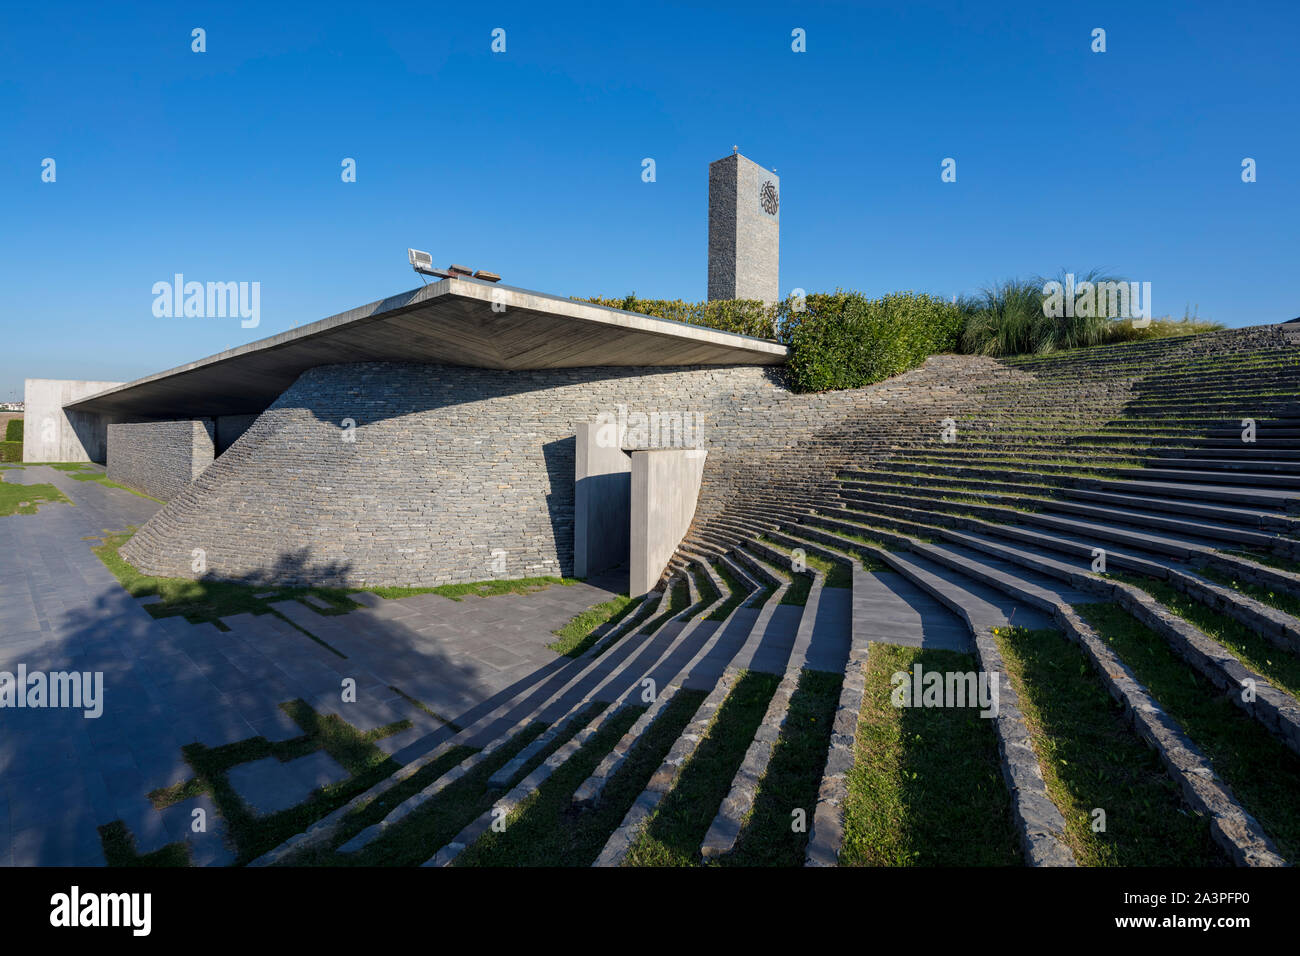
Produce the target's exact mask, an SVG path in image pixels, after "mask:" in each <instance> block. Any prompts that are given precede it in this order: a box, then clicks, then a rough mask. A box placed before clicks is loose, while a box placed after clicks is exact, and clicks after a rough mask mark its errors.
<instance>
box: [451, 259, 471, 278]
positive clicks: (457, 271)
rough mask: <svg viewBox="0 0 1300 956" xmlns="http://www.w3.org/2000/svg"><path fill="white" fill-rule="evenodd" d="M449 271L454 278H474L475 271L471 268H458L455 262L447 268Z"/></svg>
mask: <svg viewBox="0 0 1300 956" xmlns="http://www.w3.org/2000/svg"><path fill="white" fill-rule="evenodd" d="M447 271H448V272H450V273H451V274H452V275H454V276H471V277H472V276H473V275H474V270H473V269H471V268H470V267H469V266H458V265H456V264H455V263H454V262H453V263H452V264H451V265H449V266H447Z"/></svg>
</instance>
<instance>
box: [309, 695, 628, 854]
mask: <svg viewBox="0 0 1300 956" xmlns="http://www.w3.org/2000/svg"><path fill="white" fill-rule="evenodd" d="M603 706H604V705H603V704H595V705H592V706H591V707H589V708H587V709H586V710H585V711H584V712H583V713H582V714H581V715H580V716H579V717H578V718H577V719H576V720H575V721H573V722H572V724H571V725H570V729H569V730H568V731H567V732H566V733H562V734H559V735H557V736H556V738H555V739H554V740H552V741H551V742H550V743H549V744H548V745H547V746H546V747H544V748H543V749H542V750H541V751H540V752H539V753H537V754H536V755H534V756H533V758H532V759H531V760H529V761H528V762H527V763H526V764H524V766H523V767H521V768H520V770H519V772H518V773H517V774H515V777H514V779H515V780H520V779H523V777H525V776H527V775H528V774H529V773H531V772H532V770H533V769H534V768H535V767H537V766H538V765H539V764H541V763H542V762H543V761H544V760H546V758H547V757H549V756H550V755H551V754H552V753H554V752H555V751H556V750H558V749H559V748H560V747H562V746H563V745H564V744H565V742H566V741H567V740H568V739H569V738H570V737H571V736H573V734H575V733H577V732H578V730H580V729H581V728H582V727H583V726H585V725H586V724H587V723H589V722H590V721H591V719H592V718H593V717H595V715H596V714H597V713H598V712H599V710H600V709H601V708H602V707H603ZM545 729H546V725H545V724H540V723H538V724H534V725H532V726H531V727H529V728H528V729H526V730H525V731H523V732H522V733H520V734H516V735H515V737H514V739H512V740H511V741H510V742H509V743H508V744H507V745H505V746H504V747H502V748H501V749H500V750H499V751H497V752H496V753H494V754H493V755H492V756H491V757H489V758H488V759H486V760H484V761H483V762H482V763H480V764H479V765H478V766H476V767H474V768H472V769H471V770H470V771H469V772H468V773H466V774H465V775H464V776H462V777H460V778H459V779H458V780H456V781H454V782H453V783H450V784H448V785H447V787H446V788H445V789H444V790H442V791H441V792H440V793H439V794H438V795H437V796H435V797H434V798H433V799H431V800H428V801H426V802H425V803H424V805H422V806H421V807H420V808H419V809H417V810H415V811H413V812H412V813H410V814H408V815H407V816H406V817H404V818H403V819H402V821H401V823H400V824H399V825H397V826H395V827H392V828H390V829H389V830H387V831H385V832H384V834H383V835H382V836H380V837H379V838H378V839H376V840H375V841H374V842H372V843H370V844H369V845H368V846H365V847H363V848H362V849H361V850H359V851H358V852H356V853H351V854H341V853H330V852H321V851H317V852H315V853H313V854H310V855H304V856H303V857H302V858H301V859H295V860H294V861H293V862H294V865H325V866H363V867H364V866H419V865H420V864H421V863H424V862H425V861H426V860H428V859H429V858H430V857H432V856H433V855H434V854H435V853H437V852H438V851H439V850H440V849H442V847H444V846H445V845H446V844H447V843H449V842H450V841H451V839H452V837H454V836H455V835H456V834H457V833H459V832H460V831H461V829H462V828H464V827H465V826H466V825H467V824H468V823H470V822H471V821H473V820H475V819H477V818H478V817H479V816H480V815H481V814H483V813H485V812H486V811H487V810H488V809H489V808H491V807H492V805H493V804H494V803H495V802H496V799H497V797H499V796H500V792H499V791H491V790H488V788H487V785H488V781H489V780H490V779H491V777H492V774H494V773H495V772H496V771H497V770H498V769H499V768H501V767H502V766H504V765H505V764H506V763H507V762H508V761H509V760H510V759H511V758H513V757H514V756H515V755H516V754H517V753H519V751H520V750H522V749H523V748H524V747H525V746H526V745H527V744H528V743H530V742H531V741H532V740H534V739H536V738H537V737H538V736H539V735H540V734H541V733H542V732H543V731H545ZM512 782H513V781H512ZM393 805H395V803H393ZM379 816H382V814H379ZM485 836H486V834H485ZM335 842H336V844H338V843H341V842H342V840H341V839H336V841H335Z"/></svg>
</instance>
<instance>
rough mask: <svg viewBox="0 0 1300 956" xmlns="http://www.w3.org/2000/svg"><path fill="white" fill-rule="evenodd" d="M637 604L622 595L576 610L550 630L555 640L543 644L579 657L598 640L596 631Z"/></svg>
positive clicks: (623, 615)
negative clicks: (566, 620)
mask: <svg viewBox="0 0 1300 956" xmlns="http://www.w3.org/2000/svg"><path fill="white" fill-rule="evenodd" d="M636 607H637V604H636V602H634V601H633V600H632V599H631V598H630V597H628V596H627V595H626V594H618V595H615V596H614V597H612V598H610V599H609V600H608V601H602V602H600V603H599V604H594V605H592V606H591V607H589V608H587V609H586V610H585V611H579V612H578V613H577V614H575V615H574V616H573V617H572V618H571V619H570V620H569V622H568V623H567V624H565V625H564V626H563V627H561V628H558V629H557V630H554V631H552V632H551V633H552V634H554V635H555V636H556V637H557V638H558V640H555V641H552V642H551V643H549V644H547V645H546V646H547V647H549V648H550V649H551V650H553V651H555V653H557V654H563V655H564V656H565V657H581V656H582V655H583V654H584V653H586V651H587V648H589V647H591V645H592V644H594V643H596V641H597V640H598V639H599V635H598V634H597V631H599V630H600V628H601V627H602V626H604V625H606V624H608V625H610V626H611V627H613V626H614V625H617V624H618V622H619V621H621V620H623V618H625V617H627V616H628V615H629V614H631V613H632V611H634V610H636Z"/></svg>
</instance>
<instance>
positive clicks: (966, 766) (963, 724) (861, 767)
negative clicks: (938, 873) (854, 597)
mask: <svg viewBox="0 0 1300 956" xmlns="http://www.w3.org/2000/svg"><path fill="white" fill-rule="evenodd" d="M918 664H919V665H920V666H921V667H922V668H923V670H925V671H930V670H933V671H941V672H950V671H957V672H963V673H965V672H971V671H976V670H977V667H976V666H975V658H974V657H973V656H972V655H970V654H960V653H957V652H956V651H945V650H922V649H920V648H914V647H899V646H896V645H893V644H872V645H871V650H870V653H869V654H868V657H867V675H866V689H865V690H864V692H863V695H862V712H861V715H860V719H859V721H858V743H857V752H856V754H855V759H854V762H853V770H852V771H851V772H850V774H849V788H848V789H849V792H848V797H847V799H846V800H845V805H844V844H843V846H842V847H841V849H840V863H841V865H846V866H1016V865H1019V864H1020V863H1021V862H1022V859H1021V852H1020V841H1019V838H1018V836H1017V834H1016V832H1015V828H1014V827H1013V825H1012V822H1011V798H1010V795H1009V794H1008V793H1007V788H1006V785H1005V784H1004V783H1003V782H1002V771H1001V766H1000V763H999V758H998V748H997V738H996V736H995V732H994V729H993V724H992V722H991V721H990V720H987V719H984V718H981V717H980V716H979V710H978V709H977V708H973V707H966V708H956V707H895V706H894V705H893V703H892V702H891V700H890V697H891V693H892V691H893V689H894V684H893V683H891V677H892V676H893V675H894V674H895V673H899V672H901V673H905V674H909V675H910V674H911V672H912V668H913V667H914V666H916V665H918ZM908 679H909V680H910V679H911V678H910V676H909V678H908Z"/></svg>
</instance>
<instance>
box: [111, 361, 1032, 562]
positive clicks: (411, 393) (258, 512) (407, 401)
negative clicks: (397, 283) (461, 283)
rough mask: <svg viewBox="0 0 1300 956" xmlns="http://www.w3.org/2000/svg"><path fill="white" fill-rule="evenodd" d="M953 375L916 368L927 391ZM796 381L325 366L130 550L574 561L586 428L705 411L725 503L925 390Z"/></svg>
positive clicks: (130, 555)
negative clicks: (580, 433)
mask: <svg viewBox="0 0 1300 956" xmlns="http://www.w3.org/2000/svg"><path fill="white" fill-rule="evenodd" d="M955 361H956V362H957V363H958V364H965V365H969V364H972V363H974V364H975V365H983V366H985V367H987V366H995V365H996V363H992V362H989V361H988V360H984V359H974V358H970V359H966V358H958V359H955ZM941 364H942V363H941ZM949 364H951V363H949ZM949 371H950V369H948V368H945V369H944V370H943V372H942V374H939V373H937V372H936V371H935V370H931V372H930V373H928V374H927V373H924V372H923V371H918V373H909V374H911V375H912V376H913V377H916V376H917V375H919V376H920V379H921V380H922V383H923V385H922V387H923V388H928V387H929V386H930V384H934V383H928V382H926V380H927V379H937V378H943V377H946V376H947V374H948V373H949ZM1012 374H1019V373H1012ZM781 376H782V372H781V370H780V369H773V368H771V367H753V366H740V367H722V368H720V367H696V368H667V369H665V368H586V369H554V370H532V371H498V370H493V369H478V368H463V367H442V366H429V365H406V364H392V363H363V364H350V365H334V366H322V367H319V368H315V369H311V370H309V371H307V372H305V373H304V374H303V375H302V376H301V377H300V378H299V379H298V381H297V382H295V384H294V385H293V386H291V387H290V388H289V389H288V390H287V391H286V392H285V393H284V394H283V395H281V396H280V398H279V399H277V400H276V402H275V403H274V404H272V405H271V407H270V408H268V409H267V411H266V412H264V413H263V414H262V415H261V416H260V417H259V418H258V419H257V421H256V422H255V423H254V424H253V425H252V426H251V427H250V428H249V429H248V430H247V431H246V432H245V433H244V434H243V435H242V436H241V437H240V438H239V439H238V440H237V441H236V442H235V443H234V445H232V446H231V448H230V449H229V450H228V451H227V452H226V453H225V454H224V455H222V456H221V457H220V458H218V459H217V460H216V462H215V463H214V464H213V465H212V466H211V467H210V468H209V469H208V470H207V471H206V472H204V474H203V475H202V476H200V478H199V479H198V480H197V481H195V482H194V484H193V485H191V486H190V487H188V488H186V489H185V490H184V491H183V492H181V493H180V494H179V495H178V496H176V497H175V499H174V500H172V501H171V503H170V504H169V505H168V506H167V507H166V508H164V509H162V510H161V511H160V512H158V514H157V515H155V517H154V518H153V519H152V520H150V521H149V522H148V523H147V524H146V525H145V526H144V527H143V528H142V529H141V530H140V531H139V532H138V533H137V534H136V536H135V537H134V539H132V540H131V541H130V542H129V543H128V544H127V545H126V546H125V547H124V549H123V552H122V553H123V555H124V556H125V557H126V558H127V559H128V560H129V561H131V562H132V563H133V564H135V565H136V566H137V567H139V568H140V569H141V570H143V571H145V572H147V573H150V574H161V575H169V576H192V572H191V571H190V566H191V562H192V552H193V550H194V549H195V548H202V549H203V551H204V553H205V555H206V562H207V568H208V571H209V572H210V573H212V574H214V575H217V576H220V577H225V578H235V579H248V580H254V581H270V580H277V581H288V580H302V581H313V582H321V583H334V584H348V585H361V584H367V585H382V584H387V585H437V584H444V583H449V582H459V581H473V580H482V579H485V578H491V577H511V578H516V577H524V576H531V575H543V574H566V575H567V574H571V573H572V570H573V519H574V513H573V512H574V498H573V475H574V437H573V436H574V434H575V432H576V429H577V426H578V424H580V423H583V422H594V421H596V420H597V417H598V416H600V415H601V414H602V413H603V414H605V415H608V416H614V417H616V418H617V417H618V416H620V414H621V415H624V416H626V424H627V427H626V435H625V442H626V446H625V447H655V446H656V444H663V442H658V443H657V442H656V441H655V436H652V435H646V434H644V432H643V431H642V430H640V429H638V428H637V424H638V421H637V419H636V418H635V416H636V414H637V413H638V412H640V413H643V414H646V415H647V416H648V415H650V414H651V413H655V414H660V415H664V414H667V415H674V414H679V415H682V416H685V415H687V414H695V415H698V416H699V424H700V433H701V434H700V437H701V442H700V444H702V446H703V447H705V448H707V449H708V450H709V455H708V459H707V466H706V474H705V478H704V487H703V489H702V491H701V500H702V501H703V500H704V499H705V498H707V497H715V496H716V497H717V498H719V499H720V500H726V499H729V498H731V497H732V496H733V495H734V494H739V493H743V492H744V491H745V487H744V486H743V485H739V486H738V485H736V484H735V482H736V480H737V479H740V481H741V482H744V483H748V482H749V481H750V479H749V476H750V475H752V474H753V471H752V469H751V468H749V467H743V466H744V465H745V464H746V463H749V464H751V465H753V464H755V463H759V462H762V461H771V460H774V459H776V458H778V457H780V456H782V455H783V454H785V453H788V452H789V451H790V449H791V448H792V447H794V446H795V445H797V444H798V443H799V442H800V441H803V440H806V439H807V438H808V437H809V436H812V435H814V434H816V433H817V432H819V431H820V430H822V429H824V428H825V427H826V426H827V425H828V424H835V423H839V422H843V421H844V420H845V418H846V416H848V415H850V413H851V412H852V410H853V409H855V408H857V407H859V406H866V405H873V404H874V405H875V406H878V407H887V406H889V405H890V404H891V403H894V404H897V402H898V401H899V396H900V395H901V394H903V392H904V391H906V390H907V388H908V385H907V382H905V381H904V380H905V379H908V376H902V377H900V378H899V379H894V380H892V381H891V382H890V383H882V385H880V386H876V387H875V388H872V389H860V390H853V391H844V392H833V393H827V394H825V395H803V396H800V395H794V394H792V393H791V392H789V391H788V390H787V389H786V388H785V387H784V385H783V384H782V378H781ZM915 384H916V383H913V387H915ZM935 387H938V388H940V389H942V388H944V387H945V386H942V385H937V384H936V385H935ZM620 405H622V406H623V408H622V409H620ZM345 420H351V421H353V422H355V428H354V429H353V430H351V431H349V430H348V429H347V428H345V427H344V424H343V423H344V421H345ZM683 432H684V437H686V438H689V437H690V434H689V433H690V429H684V430H683ZM814 470H815V471H820V470H821V465H820V464H817V467H816V468H815V469H814ZM783 477H789V476H788V475H786V476H783ZM751 490H752V489H751Z"/></svg>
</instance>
